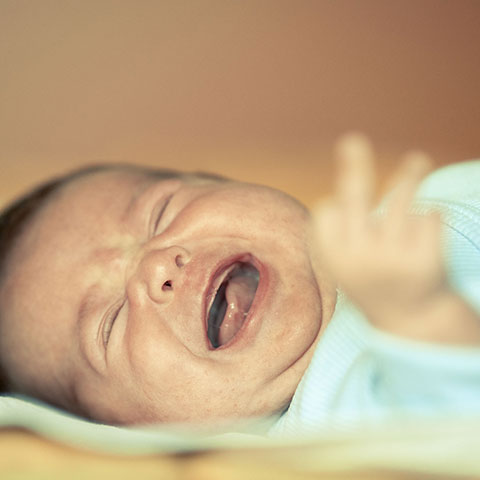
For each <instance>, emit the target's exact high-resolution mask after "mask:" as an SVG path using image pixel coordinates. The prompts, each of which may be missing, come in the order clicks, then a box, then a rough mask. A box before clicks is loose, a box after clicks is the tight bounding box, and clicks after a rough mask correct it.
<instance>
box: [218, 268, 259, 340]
mask: <svg viewBox="0 0 480 480" xmlns="http://www.w3.org/2000/svg"><path fill="white" fill-rule="evenodd" d="M256 288H257V281H256V279H255V278H252V277H251V276H248V275H247V276H244V275H241V276H237V277H233V278H231V279H230V280H229V282H228V285H227V288H226V290H225V298H226V300H227V304H228V306H227V311H226V312H225V317H224V319H223V322H222V324H221V326H220V330H219V332H218V341H219V343H220V345H224V344H225V343H227V342H228V341H230V340H231V339H232V338H233V337H234V336H235V335H236V333H237V332H238V331H239V330H240V328H241V327H242V325H243V322H244V321H245V318H246V317H247V314H248V310H249V309H250V306H251V305H252V302H253V298H254V297H255V290H256Z"/></svg>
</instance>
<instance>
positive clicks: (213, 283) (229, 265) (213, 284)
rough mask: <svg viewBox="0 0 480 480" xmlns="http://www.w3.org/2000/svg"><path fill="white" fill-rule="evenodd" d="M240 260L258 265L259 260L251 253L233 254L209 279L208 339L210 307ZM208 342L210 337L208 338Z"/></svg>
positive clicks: (205, 321) (206, 302)
mask: <svg viewBox="0 0 480 480" xmlns="http://www.w3.org/2000/svg"><path fill="white" fill-rule="evenodd" d="M238 262H246V263H247V262H248V263H251V264H252V265H254V266H255V267H256V268H258V267H257V262H256V261H255V259H254V257H253V256H252V255H251V254H249V253H241V254H237V255H233V256H231V257H228V258H226V259H224V260H223V261H222V262H220V264H219V265H218V266H217V267H216V268H215V269H214V270H213V272H212V275H211V276H210V280H209V281H208V284H207V288H206V291H205V295H204V306H203V328H204V333H205V338H206V339H207V329H208V314H209V311H210V307H211V306H212V303H213V301H214V299H215V295H216V293H217V290H218V289H219V288H220V285H221V284H222V282H223V281H224V280H225V278H226V277H227V275H228V274H229V272H230V271H231V270H232V269H233V268H235V265H236V264H237V263H238ZM207 342H208V339H207Z"/></svg>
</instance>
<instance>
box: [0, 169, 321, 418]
mask: <svg viewBox="0 0 480 480" xmlns="http://www.w3.org/2000/svg"><path fill="white" fill-rule="evenodd" d="M307 223H308V213H307V212H306V210H305V209H304V208H303V207H302V206H300V205H299V204H298V203H297V202H296V201H294V200H293V199H292V198H290V197H288V196H286V195H285V194H283V193H281V192H278V191H276V190H272V189H268V188H266V187H260V186H254V185H250V184H243V183H237V182H219V181H213V180H202V179H199V178H190V179H171V180H162V181H158V180H157V179H155V178H152V177H149V176H147V175H145V174H140V173H132V172H127V171H108V172H103V173H97V174H94V175H90V176H87V177H84V178H81V179H79V180H76V181H74V182H73V183H71V184H69V185H68V186H67V187H66V188H64V190H62V191H61V193H60V195H59V196H57V197H55V198H54V199H53V200H52V201H51V202H50V203H49V204H48V205H47V207H46V208H45V209H44V210H42V212H41V213H40V215H39V216H38V217H37V219H36V220H35V221H34V223H33V225H32V226H31V227H30V228H29V229H28V231H27V232H26V234H25V235H24V236H23V238H22V241H21V242H20V244H19V245H18V247H17V248H16V250H15V252H14V258H13V262H14V263H13V265H14V267H13V268H11V269H10V270H11V271H10V276H9V277H8V280H7V284H6V288H5V289H4V292H3V295H2V299H1V300H2V305H3V307H4V312H5V313H6V317H5V318H6V320H5V325H4V328H3V330H4V332H6V334H5V335H4V337H3V340H2V342H3V345H2V348H3V349H4V350H3V351H4V355H5V357H6V360H7V367H9V368H10V370H11V371H13V372H14V378H16V380H17V382H18V384H19V386H20V388H21V389H23V390H25V391H27V392H30V393H34V394H38V395H40V396H42V397H44V398H46V399H48V400H51V401H54V402H55V403H57V404H60V405H63V406H65V407H66V408H69V409H72V410H74V411H76V412H78V413H82V414H85V415H87V416H89V417H92V418H94V419H97V420H100V421H104V422H110V423H145V422H161V421H169V422H170V421H192V422H196V421H209V420H214V419H220V418H235V417H248V416H255V415H262V414H267V413H272V412H275V411H278V410H280V409H282V408H284V407H285V405H286V404H287V403H288V402H289V400H290V399H291V397H292V395H293V393H294V391H295V388H296V386H297V384H298V382H299V380H300V378H301V375H302V374H303V372H304V371H305V369H306V367H307V365H308V363H309V360H310V359H311V356H312V353H313V347H314V345H315V342H316V340H317V339H318V337H319V334H320V331H321V330H322V328H321V326H322V314H324V312H322V301H321V292H323V289H322V285H320V286H319V284H318V283H319V282H317V280H316V279H315V276H314V273H313V271H312V265H311V261H310V257H309V254H308V249H307V240H306V229H307ZM326 290H327V289H326Z"/></svg>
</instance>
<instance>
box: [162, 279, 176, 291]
mask: <svg viewBox="0 0 480 480" xmlns="http://www.w3.org/2000/svg"><path fill="white" fill-rule="evenodd" d="M172 289H173V286H172V282H171V280H167V281H166V282H165V283H164V284H163V285H162V290H163V291H167V290H172Z"/></svg>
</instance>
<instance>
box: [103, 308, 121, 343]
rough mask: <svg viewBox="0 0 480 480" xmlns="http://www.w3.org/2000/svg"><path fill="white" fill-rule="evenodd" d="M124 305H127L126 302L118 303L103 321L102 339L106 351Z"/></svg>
mask: <svg viewBox="0 0 480 480" xmlns="http://www.w3.org/2000/svg"><path fill="white" fill-rule="evenodd" d="M124 305H125V300H122V301H121V302H120V303H116V304H115V305H113V306H112V308H111V309H109V310H108V311H107V313H106V314H105V317H104V319H103V321H102V325H101V337H102V343H103V347H104V349H105V350H106V349H107V346H108V342H109V340H110V335H111V333H112V329H113V326H114V324H115V322H116V320H117V318H118V315H119V314H120V311H121V310H122V308H123V306H124Z"/></svg>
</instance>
